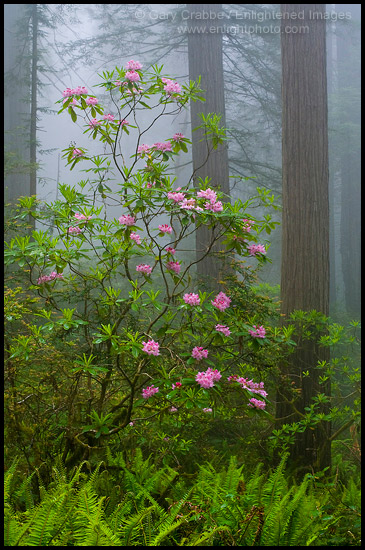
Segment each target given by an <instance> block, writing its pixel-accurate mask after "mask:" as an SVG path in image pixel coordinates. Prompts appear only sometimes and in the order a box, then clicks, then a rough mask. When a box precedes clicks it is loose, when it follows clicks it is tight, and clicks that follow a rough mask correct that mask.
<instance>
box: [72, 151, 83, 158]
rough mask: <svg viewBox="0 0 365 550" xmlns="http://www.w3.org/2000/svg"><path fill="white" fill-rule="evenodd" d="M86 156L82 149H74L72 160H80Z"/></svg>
mask: <svg viewBox="0 0 365 550" xmlns="http://www.w3.org/2000/svg"><path fill="white" fill-rule="evenodd" d="M83 156H84V152H83V151H81V149H74V150H73V151H72V158H78V157H83Z"/></svg>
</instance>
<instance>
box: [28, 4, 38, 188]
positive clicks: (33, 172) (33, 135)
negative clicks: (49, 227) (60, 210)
mask: <svg viewBox="0 0 365 550" xmlns="http://www.w3.org/2000/svg"><path fill="white" fill-rule="evenodd" d="M37 10H38V7H37V4H33V9H32V75H31V78H32V80H31V100H30V157H29V160H30V164H31V168H30V194H31V195H36V193H37V168H36V162H37V59H38V47H37V40H38V11H37Z"/></svg>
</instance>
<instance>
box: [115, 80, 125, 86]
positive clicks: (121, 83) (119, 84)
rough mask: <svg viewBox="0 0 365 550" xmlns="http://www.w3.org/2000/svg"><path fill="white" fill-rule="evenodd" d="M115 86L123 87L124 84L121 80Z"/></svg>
mask: <svg viewBox="0 0 365 550" xmlns="http://www.w3.org/2000/svg"><path fill="white" fill-rule="evenodd" d="M114 84H115V86H122V85H123V84H124V83H123V82H121V81H120V80H116V81H115V82H114Z"/></svg>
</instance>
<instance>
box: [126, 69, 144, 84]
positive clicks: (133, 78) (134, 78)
mask: <svg viewBox="0 0 365 550" xmlns="http://www.w3.org/2000/svg"><path fill="white" fill-rule="evenodd" d="M125 77H126V79H127V80H129V81H130V82H138V80H141V77H140V76H139V74H138V73H136V71H127V72H126V73H125Z"/></svg>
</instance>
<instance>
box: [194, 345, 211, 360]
mask: <svg viewBox="0 0 365 550" xmlns="http://www.w3.org/2000/svg"><path fill="white" fill-rule="evenodd" d="M191 356H192V357H194V359H196V360H197V361H201V360H202V359H206V358H207V357H208V350H207V349H203V348H202V347H200V346H195V348H194V349H193V351H192V352H191Z"/></svg>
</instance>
